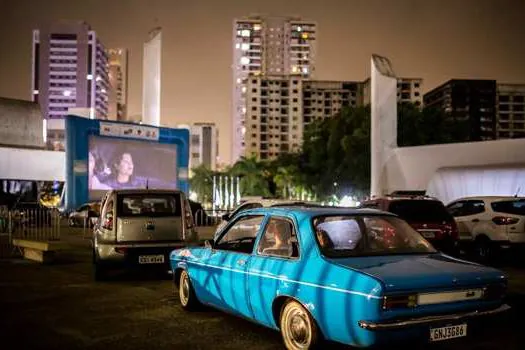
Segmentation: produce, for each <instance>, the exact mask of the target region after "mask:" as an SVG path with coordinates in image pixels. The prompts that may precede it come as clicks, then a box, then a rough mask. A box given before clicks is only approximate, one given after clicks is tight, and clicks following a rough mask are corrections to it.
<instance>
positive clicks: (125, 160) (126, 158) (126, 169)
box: [106, 152, 146, 189]
mask: <svg viewBox="0 0 525 350" xmlns="http://www.w3.org/2000/svg"><path fill="white" fill-rule="evenodd" d="M112 167H113V169H112V172H111V176H110V177H109V179H108V180H107V182H106V184H107V185H108V186H109V187H111V188H113V189H124V188H143V187H145V186H146V182H145V181H144V179H142V178H140V177H138V176H136V175H135V174H134V173H133V171H134V169H135V164H134V162H133V157H132V155H131V153H129V152H123V153H120V154H118V156H117V157H116V159H115V160H114V162H113V163H112Z"/></svg>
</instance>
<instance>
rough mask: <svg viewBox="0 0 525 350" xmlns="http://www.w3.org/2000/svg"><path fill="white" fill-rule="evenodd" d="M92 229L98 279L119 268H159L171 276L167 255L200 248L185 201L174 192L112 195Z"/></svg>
mask: <svg viewBox="0 0 525 350" xmlns="http://www.w3.org/2000/svg"><path fill="white" fill-rule="evenodd" d="M101 208H102V211H101V214H100V219H99V220H97V224H96V225H95V228H94V238H93V264H94V270H95V278H96V279H105V278H106V277H107V273H108V270H111V269H114V268H118V267H132V266H133V267H136V266H142V267H156V268H160V269H164V270H165V271H169V253H170V252H171V251H172V250H173V249H175V248H179V247H182V246H185V245H186V244H189V243H192V242H196V241H197V234H196V231H195V228H194V224H193V217H192V215H191V209H190V206H189V203H188V200H187V199H186V196H185V194H184V193H183V192H181V191H176V190H147V189H136V190H112V191H109V192H108V193H106V195H105V197H104V198H103V200H102V202H101Z"/></svg>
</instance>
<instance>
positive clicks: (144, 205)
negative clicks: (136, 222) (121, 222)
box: [117, 193, 181, 217]
mask: <svg viewBox="0 0 525 350" xmlns="http://www.w3.org/2000/svg"><path fill="white" fill-rule="evenodd" d="M117 210H118V215H119V216H126V217H130V216H131V217H133V216H153V217H162V216H181V204H180V195H179V194H175V193H174V194H131V195H120V196H118V209H117Z"/></svg>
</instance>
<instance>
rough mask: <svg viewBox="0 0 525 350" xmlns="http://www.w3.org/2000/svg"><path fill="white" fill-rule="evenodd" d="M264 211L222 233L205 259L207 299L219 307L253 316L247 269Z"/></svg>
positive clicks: (244, 219)
mask: <svg viewBox="0 0 525 350" xmlns="http://www.w3.org/2000/svg"><path fill="white" fill-rule="evenodd" d="M263 221H264V215H244V216H241V217H240V218H238V219H237V220H235V221H234V222H233V223H232V224H230V225H229V227H227V228H226V229H225V230H224V231H223V232H222V233H221V234H220V236H219V237H218V239H217V241H216V242H215V243H214V247H213V249H211V251H210V253H209V255H208V256H207V258H206V259H205V273H204V274H203V276H202V277H203V279H201V283H202V284H203V286H204V287H205V289H206V290H207V297H206V299H208V300H207V301H208V302H209V303H210V304H213V305H215V306H217V307H219V308H222V309H225V310H227V311H230V312H233V313H236V314H240V315H242V316H245V317H252V316H251V315H252V314H251V309H250V306H249V300H248V295H247V278H246V276H247V275H246V271H247V268H248V263H249V260H250V258H251V254H252V252H253V247H254V245H255V241H256V238H257V234H258V232H259V229H260V227H261V226H262V223H263Z"/></svg>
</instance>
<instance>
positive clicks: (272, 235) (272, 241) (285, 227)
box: [257, 218, 299, 258]
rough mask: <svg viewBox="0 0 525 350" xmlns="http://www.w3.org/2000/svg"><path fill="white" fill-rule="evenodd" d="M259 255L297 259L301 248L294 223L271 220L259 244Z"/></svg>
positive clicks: (283, 220)
mask: <svg viewBox="0 0 525 350" xmlns="http://www.w3.org/2000/svg"><path fill="white" fill-rule="evenodd" d="M257 253H258V254H261V255H271V256H277V257H283V258H297V257H298V256H299V247H298V244H297V237H296V235H295V231H294V226H293V224H292V222H290V221H289V220H286V219H280V218H271V219H270V220H269V221H268V224H267V225H266V227H265V230H264V234H263V236H262V238H261V240H260V242H259V247H258V248H257Z"/></svg>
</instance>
